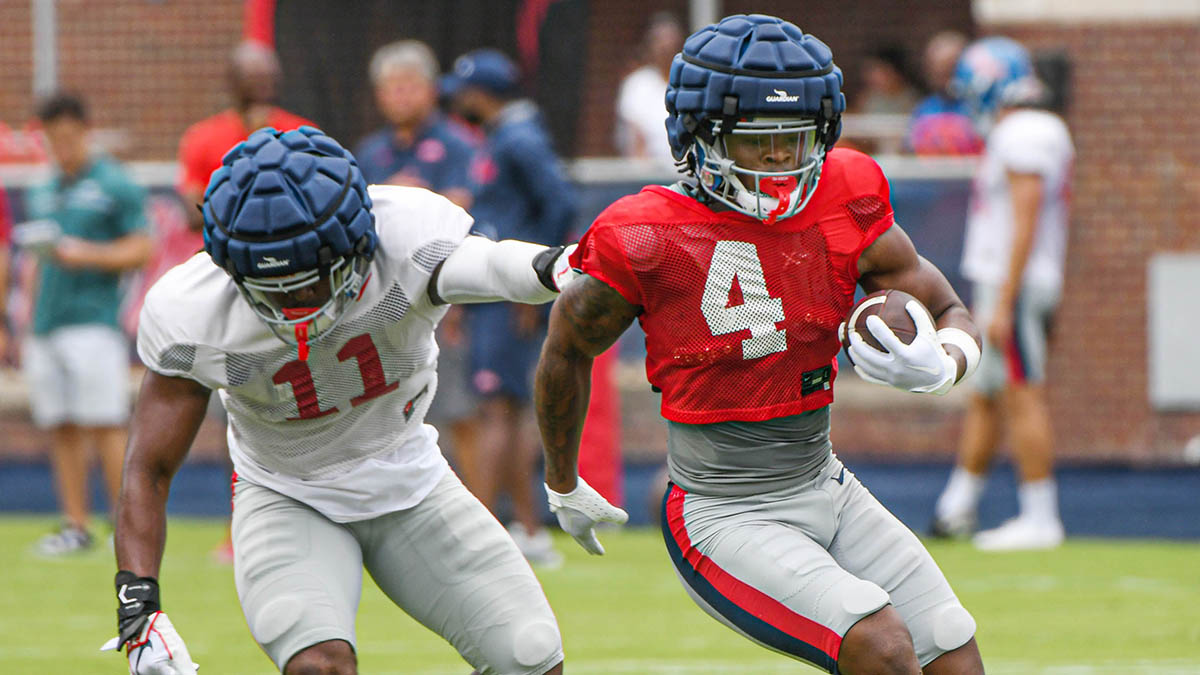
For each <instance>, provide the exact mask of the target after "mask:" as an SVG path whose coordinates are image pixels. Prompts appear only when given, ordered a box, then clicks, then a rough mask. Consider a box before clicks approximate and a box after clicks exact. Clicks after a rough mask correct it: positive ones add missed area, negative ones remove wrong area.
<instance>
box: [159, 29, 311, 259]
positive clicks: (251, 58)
mask: <svg viewBox="0 0 1200 675" xmlns="http://www.w3.org/2000/svg"><path fill="white" fill-rule="evenodd" d="M279 77H280V70H279V57H278V56H276V55H275V51H274V50H273V49H271V48H270V47H267V46H265V45H263V44H260V43H258V42H243V43H241V44H239V45H238V46H237V47H236V48H234V50H233V54H231V55H230V59H229V89H230V94H231V95H232V97H233V107H232V108H230V109H228V110H225V111H223V112H219V113H217V114H216V115H213V116H212V117H208V118H206V119H203V120H200V121H199V122H196V123H195V124H193V125H192V126H190V127H188V128H187V131H184V132H183V137H182V138H181V139H180V141H179V167H180V175H179V183H178V185H177V186H176V189H177V190H178V192H179V196H180V197H181V198H182V199H183V201H184V204H185V205H186V206H187V212H188V218H189V219H190V220H189V222H190V224H191V226H192V229H193V230H195V231H196V232H197V235H196V239H195V246H194V247H192V248H191V250H189V251H187V252H186V255H187V256H190V255H191V254H192V253H195V252H197V251H199V250H200V246H201V243H202V242H201V241H200V235H199V231H200V229H201V227H202V225H203V223H202V221H201V218H200V211H199V210H198V209H196V208H193V205H197V204H199V203H200V202H201V200H202V199H203V198H204V189H205V188H207V187H208V178H209V176H211V175H212V172H213V171H216V170H217V168H218V167H220V166H221V158H222V157H224V156H225V153H226V152H229V149H230V148H232V147H233V146H234V145H237V144H238V143H239V142H240V141H243V140H245V139H246V137H247V136H249V135H250V133H251V132H252V131H254V130H255V129H259V128H261V127H275V128H276V129H278V130H280V131H288V130H291V129H295V128H296V127H299V126H303V125H305V124H308V125H313V126H315V125H314V124H313V123H312V122H310V121H308V120H306V119H304V118H303V117H300V116H298V115H293V114H292V113H290V112H288V111H286V110H284V109H282V108H280V107H278V106H276V105H275V102H276V100H277V99H278V96H279ZM184 257H186V256H184ZM182 259H183V258H182V257H181V258H180V260H181V261H182Z"/></svg>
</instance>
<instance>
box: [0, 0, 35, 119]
mask: <svg viewBox="0 0 1200 675" xmlns="http://www.w3.org/2000/svg"><path fill="white" fill-rule="evenodd" d="M29 8H30V3H28V2H0V64H4V67H3V68H0V123H3V124H7V125H10V126H14V127H18V128H19V127H20V126H21V125H22V123H23V122H24V121H25V119H26V118H27V117H28V116H29V111H30V106H31V103H30V98H29V91H30V89H31V88H32V87H33V53H32V46H31V44H30V34H31V31H30V22H31V21H32V17H31V16H30V11H29Z"/></svg>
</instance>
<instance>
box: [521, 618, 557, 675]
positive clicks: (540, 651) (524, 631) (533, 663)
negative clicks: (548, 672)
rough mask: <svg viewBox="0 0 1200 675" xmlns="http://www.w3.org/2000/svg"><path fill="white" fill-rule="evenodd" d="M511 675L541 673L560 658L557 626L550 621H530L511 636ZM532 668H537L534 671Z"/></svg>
mask: <svg viewBox="0 0 1200 675" xmlns="http://www.w3.org/2000/svg"><path fill="white" fill-rule="evenodd" d="M512 656H513V665H514V666H516V669H514V670H512V671H511V672H512V673H513V675H524V674H525V673H531V672H538V673H540V672H542V670H541V669H544V668H548V667H550V666H552V665H554V664H555V663H557V661H556V660H555V657H558V659H559V660H561V658H562V637H561V636H560V635H559V632H558V626H557V625H555V624H554V623H553V622H550V621H531V622H529V623H527V624H525V625H523V626H521V627H520V628H519V629H518V630H517V631H516V634H515V635H514V636H513V645H512ZM534 668H539V669H538V670H536V671H534V670H533V669H534Z"/></svg>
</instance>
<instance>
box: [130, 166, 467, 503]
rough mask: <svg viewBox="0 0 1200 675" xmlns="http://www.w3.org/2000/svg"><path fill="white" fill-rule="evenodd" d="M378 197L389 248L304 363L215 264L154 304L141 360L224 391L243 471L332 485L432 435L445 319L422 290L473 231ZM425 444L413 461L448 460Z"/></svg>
mask: <svg viewBox="0 0 1200 675" xmlns="http://www.w3.org/2000/svg"><path fill="white" fill-rule="evenodd" d="M370 190H371V196H372V200H373V201H374V202H375V207H374V211H375V213H376V220H377V229H378V231H379V235H380V245H379V248H378V249H377V252H376V256H375V259H374V261H373V262H372V263H371V265H370V267H369V277H368V279H367V281H366V284H365V286H364V287H363V290H362V293H361V295H360V296H359V299H358V301H357V302H355V303H353V304H352V305H351V307H350V309H349V310H348V311H347V314H346V316H345V318H344V319H343V320H342V321H341V322H340V323H339V324H338V325H337V326H336V327H334V328H333V329H332V330H330V331H329V332H328V333H327V334H326V335H324V336H323V337H322V338H321V339H320V340H319V341H316V342H314V343H312V345H311V351H310V353H309V356H308V359H307V360H306V361H298V360H297V351H296V347H295V346H293V345H286V344H284V343H282V342H280V341H279V340H278V339H276V338H275V337H274V336H273V335H271V334H270V332H269V331H268V330H267V328H266V326H264V325H263V324H262V322H261V321H259V320H258V319H257V317H255V316H254V314H253V312H252V310H251V309H250V308H249V306H248V305H246V303H245V301H244V300H242V299H241V297H240V296H239V295H238V294H237V290H236V289H235V288H234V286H233V282H232V280H231V279H230V278H229V277H228V275H226V274H225V273H224V272H223V271H221V270H220V269H219V268H217V267H216V266H215V265H214V264H213V263H212V261H211V260H210V259H209V258H208V257H207V256H196V257H195V258H193V259H192V260H189V261H188V262H187V263H185V264H184V265H181V266H179V267H177V268H175V269H173V270H171V271H170V272H168V273H167V274H166V275H165V276H164V277H163V278H162V279H161V280H160V281H159V282H158V283H157V284H156V285H155V287H154V288H153V289H151V292H150V293H149V294H148V296H147V301H146V304H145V306H144V307H143V314H142V320H141V325H140V326H139V337H138V353H139V355H140V356H141V357H142V359H143V360H144V361H145V362H146V365H147V366H148V367H149V368H151V369H153V370H155V371H156V372H159V373H162V374H165V375H174V376H182V377H188V378H191V379H194V380H196V381H198V382H200V383H201V384H203V385H205V386H207V387H209V388H212V389H220V390H221V398H222V402H223V403H224V404H225V407H226V408H227V410H228V411H229V423H230V429H231V431H230V439H231V446H232V447H231V453H232V454H233V455H234V459H235V466H236V465H237V464H238V462H240V461H252V462H253V463H254V464H255V465H257V466H258V467H261V468H262V469H266V470H267V471H269V472H274V473H277V474H279V475H282V476H287V477H290V478H294V479H300V480H325V479H330V478H335V477H337V476H339V475H342V474H343V473H345V472H347V471H349V470H350V469H351V468H353V467H354V466H356V465H358V464H361V463H362V462H364V461H365V460H367V459H370V458H375V457H380V456H385V455H389V453H393V452H394V451H397V450H398V449H400V448H401V447H402V446H403V447H405V448H407V447H408V446H407V445H406V442H407V441H408V440H409V439H411V438H414V437H415V435H416V434H417V430H418V429H419V428H420V427H421V426H422V422H423V419H424V416H425V413H426V411H427V410H428V407H429V404H430V402H431V401H432V400H433V398H434V394H435V392H436V388H437V379H436V373H435V365H436V360H437V353H438V349H437V344H436V343H435V341H434V337H433V329H434V326H435V325H436V324H437V322H438V321H439V320H440V319H441V317H442V315H443V314H444V313H445V310H446V308H445V306H435V305H432V304H431V303H430V301H429V299H428V297H427V295H426V292H425V291H426V288H427V285H428V281H429V275H430V272H431V270H432V269H433V268H434V267H435V266H436V265H437V264H438V263H439V262H441V260H442V259H444V258H445V257H446V256H448V255H449V254H450V253H451V252H453V251H454V250H455V248H456V247H457V245H458V243H459V242H461V241H462V239H463V238H464V237H465V236H466V235H467V232H468V231H469V229H470V227H471V224H472V221H471V218H470V216H468V215H467V214H466V213H465V212H463V211H462V210H461V209H459V208H458V207H457V206H454V205H453V204H451V203H450V202H448V201H446V200H445V199H443V198H441V197H438V196H436V195H434V194H433V193H430V192H427V191H425V190H420V189H417V188H403V187H394V186H387V187H381V186H372V187H371V188H370ZM417 445H418V446H420V447H417V446H414V449H413V450H412V452H416V453H434V454H436V453H437V449H436V446H433V445H430V446H429V447H425V446H421V445H420V444H417ZM405 452H409V451H408V450H405ZM399 459H400V460H401V461H410V460H411V462H410V463H414V464H420V462H417V461H416V459H415V458H409V459H404V458H399ZM239 473H241V472H240V471H239ZM439 475H440V474H439ZM413 480H417V479H413ZM269 487H270V485H269ZM396 489H397V490H402V489H403V486H401V485H397V486H396Z"/></svg>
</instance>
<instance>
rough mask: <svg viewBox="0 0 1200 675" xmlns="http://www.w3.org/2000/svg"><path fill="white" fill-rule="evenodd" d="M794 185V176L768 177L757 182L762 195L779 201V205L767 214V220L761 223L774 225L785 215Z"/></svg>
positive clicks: (794, 188) (790, 202) (795, 182)
mask: <svg viewBox="0 0 1200 675" xmlns="http://www.w3.org/2000/svg"><path fill="white" fill-rule="evenodd" d="M796 184H797V181H796V177H795V176H770V177H767V178H763V179H760V180H759V181H758V189H759V191H760V192H761V193H762V194H765V195H767V196H768V197H774V198H775V199H777V200H779V204H777V205H776V206H775V208H773V209H771V210H770V211H769V212H768V213H767V219H766V220H765V221H763V222H765V223H766V224H767V225H774V224H775V221H776V220H778V219H779V216H782V215H783V214H785V213H787V210H788V207H789V206H791V204H792V193H793V192H795V190H796Z"/></svg>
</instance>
